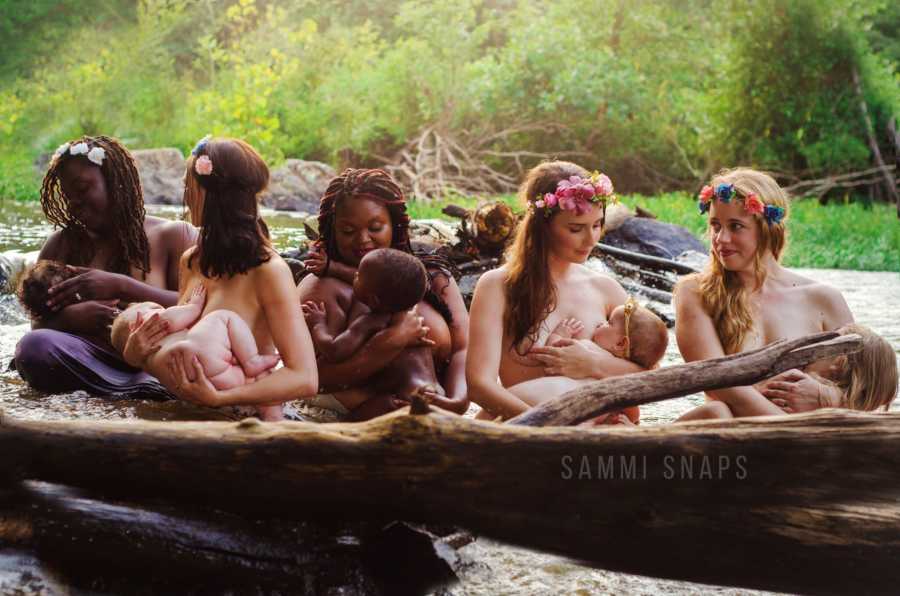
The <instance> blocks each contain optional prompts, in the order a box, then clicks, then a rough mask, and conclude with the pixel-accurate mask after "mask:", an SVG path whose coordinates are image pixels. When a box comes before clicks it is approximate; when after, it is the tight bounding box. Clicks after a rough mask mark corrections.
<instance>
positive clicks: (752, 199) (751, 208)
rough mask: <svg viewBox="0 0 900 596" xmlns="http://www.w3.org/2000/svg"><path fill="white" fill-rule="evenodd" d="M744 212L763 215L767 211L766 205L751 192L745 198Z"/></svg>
mask: <svg viewBox="0 0 900 596" xmlns="http://www.w3.org/2000/svg"><path fill="white" fill-rule="evenodd" d="M744 210H745V211H746V212H747V213H750V214H754V213H759V214H760V215H762V213H763V212H764V211H765V210H766V205H765V203H763V202H762V201H761V200H759V197H758V196H756V195H755V194H754V193H752V192H751V193H750V194H748V195H747V196H746V197H745V198H744Z"/></svg>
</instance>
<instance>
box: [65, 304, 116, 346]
mask: <svg viewBox="0 0 900 596" xmlns="http://www.w3.org/2000/svg"><path fill="white" fill-rule="evenodd" d="M117 304H118V301H116V300H104V301H99V300H91V301H89V302H81V303H79V304H72V305H71V306H68V307H67V308H66V309H65V310H64V311H63V312H62V313H60V314H59V315H57V316H60V317H62V319H63V320H64V321H65V330H66V331H70V332H71V333H75V334H78V335H93V336H94V337H107V338H108V337H109V326H110V325H112V322H113V321H115V320H116V317H117V316H119V309H118V308H116V305H117Z"/></svg>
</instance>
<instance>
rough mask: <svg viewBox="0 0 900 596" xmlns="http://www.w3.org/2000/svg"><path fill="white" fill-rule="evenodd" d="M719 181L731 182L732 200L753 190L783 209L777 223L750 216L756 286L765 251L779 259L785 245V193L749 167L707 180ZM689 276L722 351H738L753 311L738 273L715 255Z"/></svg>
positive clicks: (762, 279)
mask: <svg viewBox="0 0 900 596" xmlns="http://www.w3.org/2000/svg"><path fill="white" fill-rule="evenodd" d="M719 184H733V185H734V190H735V191H736V195H737V196H736V197H735V198H734V200H743V198H744V197H746V196H747V195H749V194H750V193H753V194H755V195H756V196H757V197H759V199H760V200H761V201H762V202H763V203H765V204H766V205H776V206H778V207H781V208H782V209H784V219H783V220H782V221H781V222H780V223H777V224H776V223H769V222H767V221H766V220H765V218H764V217H763V216H762V215H759V214H757V215H755V216H754V219H755V220H756V229H757V232H758V236H759V243H758V244H757V247H756V256H755V261H754V268H755V274H756V288H754V289H758V288H760V287H762V284H763V282H765V280H766V270H765V267H764V266H763V263H762V259H763V257H764V256H765V254H766V252H771V253H772V256H773V257H775V260H776V261H781V257H782V256H783V255H784V252H785V250H786V248H787V241H788V237H787V236H788V234H787V225H786V224H787V220H788V216H789V208H788V201H789V199H788V194H787V193H786V192H785V191H784V190H782V189H781V187H780V186H778V183H777V182H775V180H774V179H773V178H772V177H771V176H769V175H768V174H766V173H764V172H759V171H757V170H751V169H749V168H735V169H733V170H722V171H721V172H719V173H718V174H717V175H716V176H715V177H714V178H713V179H712V180H711V181H710V186H712V187H713V188H715V187H716V186H717V185H719ZM690 277H691V278H695V279H696V280H697V282H698V286H699V290H700V299H701V301H702V304H703V309H704V310H705V311H706V313H707V314H708V315H709V316H710V318H711V319H712V321H713V325H714V326H715V328H716V333H717V334H718V336H719V341H721V342H722V348H723V350H724V351H725V353H726V354H734V353H736V352H739V351H740V349H741V346H743V345H744V340H745V339H746V337H747V334H748V333H749V332H750V330H751V329H752V328H753V314H752V312H751V311H750V305H749V302H748V299H747V295H748V293H749V291H750V289H748V288H745V287H744V286H743V284H742V283H741V281H740V278H739V277H738V275H737V274H736V273H735V272H733V271H728V270H727V269H725V267H723V266H722V263H721V262H720V261H719V259H717V258H715V257H711V258H710V259H709V264H708V265H707V267H706V269H705V270H704V271H702V272H701V273H696V274H694V275H692V276H690Z"/></svg>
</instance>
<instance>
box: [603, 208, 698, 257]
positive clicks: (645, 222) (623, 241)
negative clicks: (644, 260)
mask: <svg viewBox="0 0 900 596" xmlns="http://www.w3.org/2000/svg"><path fill="white" fill-rule="evenodd" d="M603 242H605V243H606V244H609V245H611V246H615V247H617V248H624V249H625V250H630V251H633V252H639V253H643V254H645V255H652V256H654V257H663V258H666V259H674V258H675V257H677V256H678V255H680V254H681V253H683V252H685V251H688V250H693V251H697V252H700V253H703V254H706V253H707V252H708V251H707V249H706V247H705V246H704V245H703V242H701V241H700V240H699V239H698V238H697V237H696V236H694V235H693V234H692V233H691V232H690V231H688V230H687V229H686V228H683V227H682V226H677V225H675V224H670V223H665V222H661V221H658V220H655V219H648V218H645V217H629V218H628V219H626V220H625V221H623V222H622V223H621V224H620V225H619V226H618V227H617V228H616V229H614V230H610V231H609V232H607V233H606V235H605V236H604V237H603Z"/></svg>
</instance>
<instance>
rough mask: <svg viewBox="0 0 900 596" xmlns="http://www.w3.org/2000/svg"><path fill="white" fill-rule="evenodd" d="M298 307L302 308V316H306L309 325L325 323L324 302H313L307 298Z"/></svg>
mask: <svg viewBox="0 0 900 596" xmlns="http://www.w3.org/2000/svg"><path fill="white" fill-rule="evenodd" d="M300 308H301V309H303V316H304V317H305V318H306V324H307V325H309V326H310V327H315V326H316V325H324V324H325V303H324V302H313V301H312V300H307V301H306V302H304V303H303V304H302V305H301V306H300Z"/></svg>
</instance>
